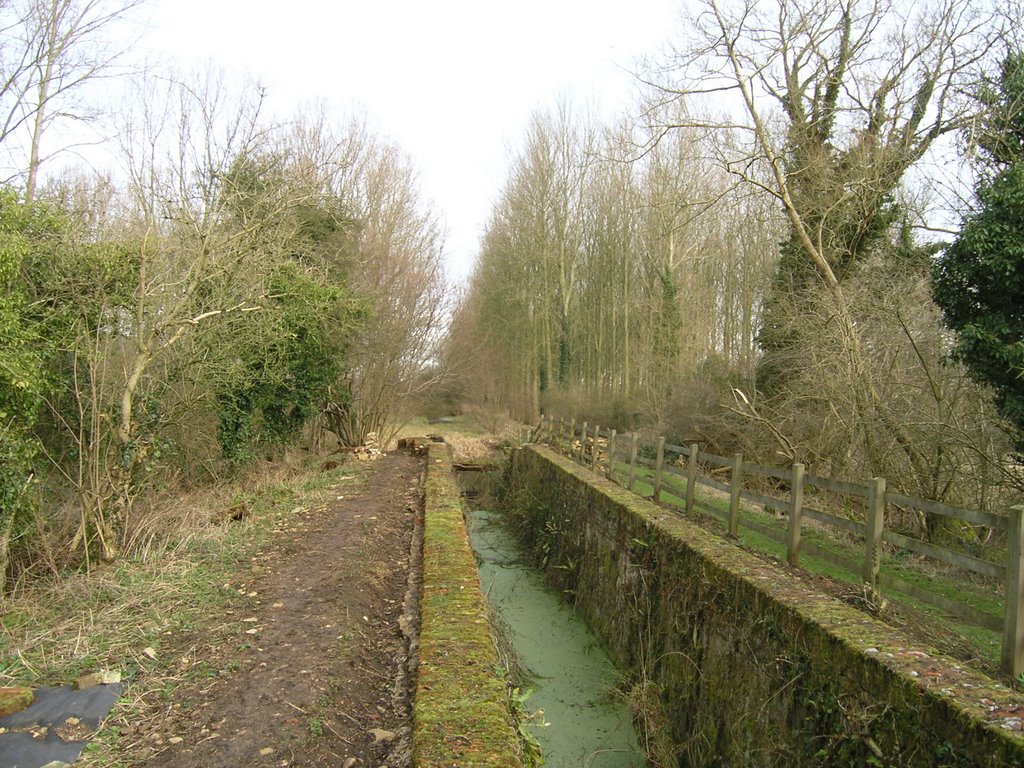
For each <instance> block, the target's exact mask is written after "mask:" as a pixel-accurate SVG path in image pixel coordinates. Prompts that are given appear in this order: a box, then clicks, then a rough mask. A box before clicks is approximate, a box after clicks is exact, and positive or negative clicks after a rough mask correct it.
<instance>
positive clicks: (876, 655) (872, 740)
mask: <svg viewBox="0 0 1024 768" xmlns="http://www.w3.org/2000/svg"><path fill="white" fill-rule="evenodd" d="M505 505H506V508H507V509H508V510H509V511H510V513H511V514H512V515H513V516H514V519H515V520H516V522H517V524H518V528H519V530H520V531H521V532H522V534H523V537H524V539H525V540H526V542H527V543H528V544H529V545H530V546H531V547H532V548H533V551H535V552H536V553H537V555H538V561H539V563H540V564H542V565H543V566H544V567H545V569H546V572H547V573H548V574H549V577H550V578H551V580H552V582H553V583H554V584H556V585H557V586H558V587H559V588H561V589H562V590H563V591H564V592H565V593H566V594H568V595H570V596H571V597H572V599H573V601H574V602H575V604H576V607H577V609H578V610H579V611H580V612H581V613H582V614H583V615H584V616H585V617H586V619H587V620H588V621H589V622H590V624H591V626H592V628H593V629H594V630H595V632H596V633H598V634H599V635H600V636H601V638H602V639H603V640H604V642H605V643H606V644H607V645H608V647H609V649H610V651H611V652H612V654H613V655H614V656H615V657H617V660H618V661H619V662H620V663H621V664H622V665H623V666H624V667H625V668H627V669H628V670H630V671H631V674H632V675H633V676H634V678H635V680H636V681H637V682H638V683H639V684H642V685H643V686H644V687H647V688H651V687H653V688H654V689H655V690H658V691H660V698H661V700H662V702H663V704H664V710H665V712H666V713H667V718H668V727H669V729H670V732H671V738H672V741H673V743H674V748H675V756H676V760H677V762H678V764H679V765H688V766H690V765H692V766H711V765H714V766H720V765H721V766H725V765H736V766H740V765H742V766H761V765H763V766H769V765H786V766H789V765H794V766H798V765H806V766H811V765H844V766H845V765H877V766H1006V765H1024V737H1022V733H1021V732H1020V729H1021V728H1024V697H1022V696H1020V695H1018V694H1015V693H1014V692H1013V691H1011V690H1009V689H1008V688H1007V687H1006V686H1003V685H1001V684H999V683H997V682H995V681H993V680H991V679H989V678H986V677H984V676H983V675H981V674H980V673H978V672H976V671H974V670H971V669H967V668H964V667H963V666H962V665H960V664H958V663H956V662H955V661H952V660H950V659H946V658H942V657H940V656H939V655H937V654H936V653H934V652H933V651H932V650H930V649H927V648H919V647H915V646H914V645H913V644H912V643H911V641H910V640H908V639H907V638H906V637H904V636H903V635H901V634H900V633H899V632H898V631H896V630H894V629H893V628H891V627H889V626H887V625H885V624H882V623H880V622H878V621H876V620H875V619H873V618H872V617H870V616H868V615H867V614H864V613H861V612H860V611H857V610H855V609H854V608H852V607H850V606H848V605H846V604H844V603H841V602H839V601H837V600H835V599H833V598H830V597H828V596H826V595H823V594H820V593H817V592H815V591H814V590H812V589H810V588H809V587H808V586H807V584H805V583H804V582H802V581H800V580H799V579H797V578H796V577H795V576H793V575H792V574H790V573H788V572H787V571H786V570H785V568H783V567H779V566H776V565H774V564H771V563H768V562H766V561H764V560H761V559H759V558H757V557H755V556H753V555H751V554H750V553H748V552H745V551H743V550H741V549H740V548H739V547H737V546H735V545H733V544H731V543H729V542H727V541H725V540H723V539H721V538H719V537H717V536H714V535H713V534H710V533H708V532H706V531H704V530H702V529H701V528H699V527H697V526H695V525H693V524H691V523H688V522H687V521H686V520H685V519H683V518H682V517H681V516H680V515H678V514H676V513H673V512H670V511H667V510H664V509H661V508H659V507H657V506H655V505H653V504H651V503H650V502H648V501H645V500H643V499H640V498H638V497H637V496H634V495H633V494H631V493H629V492H628V491H626V490H624V489H622V488H620V487H619V486H617V485H614V484H612V483H610V482H608V481H607V480H604V479H601V478H597V477H596V476H595V475H594V474H593V473H591V472H589V471H587V470H586V469H583V468H581V467H579V466H577V465H575V464H573V463H572V462H570V461H568V460H566V459H563V458H561V457H559V456H557V455H556V454H554V453H552V452H551V451H549V450H548V449H546V448H542V447H539V446H528V447H525V448H523V449H522V450H519V451H516V452H515V454H514V455H513V458H512V463H511V465H510V468H509V473H508V477H507V478H506V495H505Z"/></svg>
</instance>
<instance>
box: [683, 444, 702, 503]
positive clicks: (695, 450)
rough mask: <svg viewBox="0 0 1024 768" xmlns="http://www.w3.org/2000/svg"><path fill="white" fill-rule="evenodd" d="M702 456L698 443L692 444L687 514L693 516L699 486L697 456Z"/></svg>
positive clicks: (687, 474) (688, 475) (687, 482)
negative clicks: (694, 501) (695, 494)
mask: <svg viewBox="0 0 1024 768" xmlns="http://www.w3.org/2000/svg"><path fill="white" fill-rule="evenodd" d="M698 454H700V447H699V446H698V445H697V444H696V443H690V458H689V461H687V462H686V513H687V514H688V515H690V514H693V497H694V492H695V491H696V486H697V456H698Z"/></svg>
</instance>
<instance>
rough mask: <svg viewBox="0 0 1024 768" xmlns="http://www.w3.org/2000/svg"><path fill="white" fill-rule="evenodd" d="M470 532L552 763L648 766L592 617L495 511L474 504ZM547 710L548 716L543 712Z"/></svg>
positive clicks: (555, 767) (557, 767) (553, 766)
mask: <svg viewBox="0 0 1024 768" xmlns="http://www.w3.org/2000/svg"><path fill="white" fill-rule="evenodd" d="M468 524H469V525H468V527H469V538H470V541H471V543H472V545H473V549H474V551H475V552H476V554H477V558H478V559H479V561H480V585H481V587H482V589H483V592H484V594H485V595H487V599H488V601H489V602H490V604H491V607H492V609H493V610H494V612H495V613H496V614H497V615H498V617H499V618H500V620H501V622H502V623H503V624H504V625H505V629H506V631H507V637H508V641H509V643H510V644H511V646H512V648H513V650H514V651H515V654H516V660H517V662H518V665H519V667H520V670H521V672H522V673H523V675H524V677H525V678H526V682H525V684H524V685H525V687H526V688H528V689H529V690H531V691H532V693H531V694H530V696H529V697H528V698H527V699H526V701H525V702H524V705H523V706H524V708H525V710H526V711H527V712H538V714H537V715H536V716H534V717H532V718H531V719H530V720H529V721H528V722H527V723H526V726H525V727H526V729H527V730H528V731H529V732H530V734H531V735H533V737H534V738H536V740H537V742H538V743H539V744H540V747H541V750H542V753H543V756H544V765H545V766H549V768H643V767H644V766H646V765H647V761H646V759H645V758H644V755H643V752H642V751H641V749H640V747H639V745H638V742H637V738H636V732H635V731H634V729H633V725H632V721H631V718H630V713H629V708H628V706H627V705H626V702H625V701H624V700H623V699H622V698H621V697H619V696H616V694H615V690H614V689H615V684H616V682H617V681H618V673H617V671H616V669H615V667H614V666H613V665H612V662H611V660H610V659H609V658H608V655H607V654H606V653H605V651H604V649H603V648H602V647H601V645H600V643H599V642H598V641H597V639H596V638H595V637H594V636H593V635H592V634H591V633H590V630H589V629H588V628H587V626H586V624H585V623H584V621H583V620H582V619H581V618H580V617H579V616H578V615H577V614H576V613H575V611H573V610H572V608H570V607H569V606H568V605H566V604H565V602H564V601H563V600H562V598H561V596H560V595H559V594H558V593H556V592H554V591H553V590H551V589H550V588H549V587H547V586H546V585H545V584H544V581H543V578H542V577H541V575H540V573H538V572H537V571H536V570H535V569H533V568H531V567H530V566H528V565H526V564H525V563H524V562H523V558H522V554H521V552H520V550H519V548H518V546H517V545H516V543H515V541H514V540H513V539H512V537H511V535H510V534H509V533H508V532H507V531H506V530H504V528H503V527H502V525H501V523H500V516H499V515H498V514H497V513H494V512H485V511H471V512H470V513H469V515H468ZM540 711H542V712H543V716H541V715H540Z"/></svg>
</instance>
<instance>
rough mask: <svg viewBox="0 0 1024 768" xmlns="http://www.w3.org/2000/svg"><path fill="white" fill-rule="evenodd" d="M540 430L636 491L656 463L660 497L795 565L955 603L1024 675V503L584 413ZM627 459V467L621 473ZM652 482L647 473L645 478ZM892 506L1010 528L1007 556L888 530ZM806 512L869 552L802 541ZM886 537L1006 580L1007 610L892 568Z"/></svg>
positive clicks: (655, 490) (1011, 668)
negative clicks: (821, 495) (998, 508)
mask: <svg viewBox="0 0 1024 768" xmlns="http://www.w3.org/2000/svg"><path fill="white" fill-rule="evenodd" d="M537 434H538V435H539V439H540V440H542V441H544V442H548V443H552V442H553V443H555V445H556V447H558V448H559V449H560V450H562V451H563V452H565V453H567V454H568V455H570V456H571V457H572V458H573V459H574V460H576V461H577V462H579V463H580V464H583V465H584V466H588V467H590V468H591V469H592V470H593V471H595V472H597V473H600V474H603V475H604V476H606V477H608V478H609V479H611V480H613V481H615V482H617V483H619V484H620V485H624V486H625V487H626V488H628V489H629V490H631V491H634V492H635V491H637V487H636V486H637V479H638V469H643V470H653V476H652V477H650V478H649V480H650V482H651V485H652V493H651V498H652V499H653V500H654V501H655V502H656V503H660V502H661V501H662V498H661V497H662V492H663V491H668V492H669V493H671V494H673V495H674V496H675V497H676V498H685V502H684V504H683V505H682V508H683V509H685V510H686V512H687V513H692V512H693V511H694V509H700V510H702V511H704V512H707V513H708V514H711V515H713V516H715V517H716V518H718V519H720V520H721V521H722V522H723V523H725V524H726V526H727V527H728V532H729V534H730V535H732V536H736V535H737V533H738V530H739V528H740V527H741V526H742V527H744V528H747V529H749V530H751V531H754V532H756V533H758V534H759V535H761V536H764V537H766V538H769V539H771V540H773V541H775V542H777V543H778V544H781V545H782V546H784V547H785V548H786V560H787V562H788V563H789V564H790V565H793V566H799V564H800V554H801V552H805V553H806V554H807V555H810V556H812V557H816V558H819V559H821V560H823V561H825V562H827V563H830V564H831V565H833V566H834V567H837V568H840V569H842V570H844V571H846V572H848V573H850V574H853V575H854V576H855V577H858V578H861V579H863V581H864V582H865V583H866V584H868V585H869V587H870V588H871V589H879V588H885V589H888V590H893V591H895V592H899V593H902V594H905V595H907V596H909V597H911V598H913V599H915V600H919V601H921V602H924V603H927V604H929V605H932V606H934V607H936V608H939V609H941V610H943V611H946V612H947V613H949V614H950V615H952V616H955V617H957V618H958V619H960V620H962V621H964V622H966V623H969V624H972V625H975V626H978V627H982V628H985V629H988V630H991V631H996V632H1001V633H1002V654H1001V660H1000V666H1001V669H1002V671H1003V672H1005V673H1007V674H1010V675H1013V676H1017V675H1020V674H1021V673H1024V603H1022V598H1024V524H1022V518H1024V507H1013V508H1011V509H1010V510H1008V514H1007V516H1006V517H1002V516H1000V515H995V514H992V513H990V512H985V511H982V510H973V509H963V508H960V507H954V506H950V505H948V504H942V503H940V502H936V501H930V500H928V499H918V498H914V497H911V496H905V495H903V494H901V493H896V492H893V491H887V490H886V487H885V480H884V478H873V479H872V480H871V481H870V482H868V483H854V482H849V481H846V480H837V479H835V478H830V477H821V476H818V475H809V474H805V472H804V467H803V465H802V464H794V465H793V466H792V467H790V468H789V469H784V468H780V467H768V466H764V465H760V464H753V463H748V462H744V461H743V457H742V455H740V454H736V455H734V456H732V457H731V458H727V457H724V456H716V455H714V454H711V453H707V452H705V451H701V450H700V446H699V445H698V444H696V443H694V444H691V445H686V446H684V445H673V444H671V443H666V442H665V438H664V437H657V438H656V439H655V440H654V442H653V443H651V442H647V441H644V440H642V439H641V438H640V436H639V435H638V434H637V433H636V432H632V433H630V434H628V435H625V434H623V435H619V434H618V433H617V432H616V430H602V429H601V427H600V425H598V424H594V425H593V426H590V425H589V424H588V423H587V422H585V421H584V422H582V423H581V425H580V426H579V429H577V424H576V421H575V420H573V421H571V422H569V423H568V424H567V423H566V422H565V421H564V420H562V419H558V420H557V422H556V420H554V419H552V418H550V417H542V418H541V423H540V426H539V427H538V430H537ZM623 443H625V444H623ZM651 455H653V456H654V458H653V459H651V458H650V456H651ZM620 456H621V458H620ZM673 456H675V459H674V460H673V459H672V457H673ZM620 467H623V468H625V469H624V470H623V471H621V472H620V471H619V468H620ZM751 476H761V477H766V478H772V479H773V480H776V481H779V480H781V481H783V482H784V483H788V485H789V493H788V498H779V497H776V496H771V495H768V494H764V493H759V492H757V491H753V490H749V489H747V488H746V487H745V482H744V481H745V478H749V477H751ZM647 480H648V478H645V482H646V481H647ZM698 485H703V486H706V487H709V488H713V489H715V490H717V491H720V492H722V493H723V494H728V496H729V509H728V511H726V510H723V509H721V508H719V507H717V506H714V505H712V504H709V503H707V502H705V501H702V500H700V499H697V498H696V494H695V489H696V486H698ZM807 488H813V489H817V490H826V491H829V492H831V493H835V494H839V495H841V496H843V497H845V498H846V499H847V500H849V498H850V497H853V498H855V499H857V500H858V502H857V505H858V507H860V506H863V508H864V517H863V521H861V520H852V519H848V518H845V517H840V516H838V515H834V514H832V513H830V512H825V511H823V510H819V509H815V508H813V507H810V506H807V505H805V504H804V492H805V490H806V489H807ZM741 501H746V502H748V503H750V504H755V505H758V506H761V507H764V508H766V509H771V510H774V511H775V512H778V513H781V514H783V515H785V516H786V517H787V522H788V526H787V528H788V530H787V531H781V530H779V529H777V528H773V527H771V526H769V525H766V524H764V523H762V522H759V521H758V520H755V519H752V518H751V517H750V515H749V513H748V515H747V516H744V515H743V514H742V505H741ZM676 506H679V505H676ZM890 506H892V507H899V508H905V509H911V510H917V511H921V512H925V513H928V514H933V515H940V516H942V517H947V518H951V519H954V520H960V521H963V522H965V523H970V524H971V525H977V526H985V527H988V528H991V529H993V530H997V531H1006V533H1007V545H1006V557H1005V560H1004V562H1002V563H997V562H992V561H990V560H984V559H982V558H978V557H974V556H973V555H969V554H966V553H963V552H957V551H954V550H952V549H949V548H948V547H942V546H939V545H936V544H933V543H931V542H927V541H922V540H920V539H916V538H913V537H912V536H907V535H905V534H902V533H898V532H896V531H893V530H887V529H886V528H885V517H886V511H887V509H888V507H890ZM804 518H809V519H811V520H814V521H815V522H817V523H820V524H822V525H824V526H829V527H831V528H834V529H838V530H841V531H844V532H845V533H847V534H852V535H854V536H857V537H860V538H861V539H863V543H864V550H863V551H864V555H863V557H862V558H861V559H860V560H854V559H852V558H850V557H847V556H845V555H843V554H840V553H838V552H834V551H832V550H831V549H828V548H825V547H822V546H817V545H815V544H813V543H812V542H804V541H802V533H803V529H804V522H803V520H804ZM883 542H884V543H886V544H888V545H890V546H892V547H895V548H898V549H902V550H905V551H908V552H913V553H915V554H918V555H923V556H925V557H929V558H932V559H933V560H936V561H938V562H941V563H944V564H946V565H950V566H954V567H956V568H960V569H962V570H965V571H968V572H971V573H976V574H979V575H981V576H983V577H985V578H988V579H991V580H993V581H996V582H999V583H1001V584H1002V585H1003V587H1004V601H1003V604H1004V609H1003V613H1002V615H997V614H995V613H992V612H990V611H985V610H982V609H980V608H978V607H975V606H972V605H968V604H967V603H964V602H962V601H959V600H955V599H953V598H950V597H948V596H946V595H943V594H940V593H938V592H936V591H934V590H930V589H927V588H925V587H923V586H921V585H920V584H915V583H912V582H910V581H907V580H906V579H902V578H900V577H899V576H896V575H894V574H892V573H889V572H887V571H883V570H882V568H881V564H882V544H883Z"/></svg>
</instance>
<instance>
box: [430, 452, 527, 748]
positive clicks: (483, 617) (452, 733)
mask: <svg viewBox="0 0 1024 768" xmlns="http://www.w3.org/2000/svg"><path fill="white" fill-rule="evenodd" d="M425 449H426V454H427V457H426V480H425V484H424V485H425V487H424V519H423V585H422V593H421V597H420V632H419V658H418V663H417V672H416V681H415V692H414V696H413V764H414V765H415V766H416V767H417V768H451V766H460V768H462V767H465V768H477V767H478V766H481V767H482V766H494V767H496V768H497V767H498V766H500V767H501V768H512V767H513V766H519V765H521V764H522V762H521V758H520V749H519V740H518V737H517V735H516V734H517V731H516V728H515V725H514V723H513V720H512V717H511V714H510V710H509V698H508V692H507V689H506V684H505V682H504V680H502V679H501V678H500V677H499V676H498V670H499V668H500V667H499V663H498V656H497V651H496V650H495V645H494V641H493V638H492V635H491V626H490V622H489V621H488V612H487V607H486V603H485V598H484V596H483V595H482V593H481V591H480V579H479V575H478V573H477V566H476V560H475V558H474V555H473V552H472V549H471V548H470V545H469V539H468V537H467V535H466V527H465V518H464V516H463V507H462V497H461V493H460V491H459V487H458V484H457V483H456V481H455V478H454V475H453V474H452V466H451V454H450V449H449V447H448V446H447V445H444V444H441V443H430V444H427V445H426V446H425Z"/></svg>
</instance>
